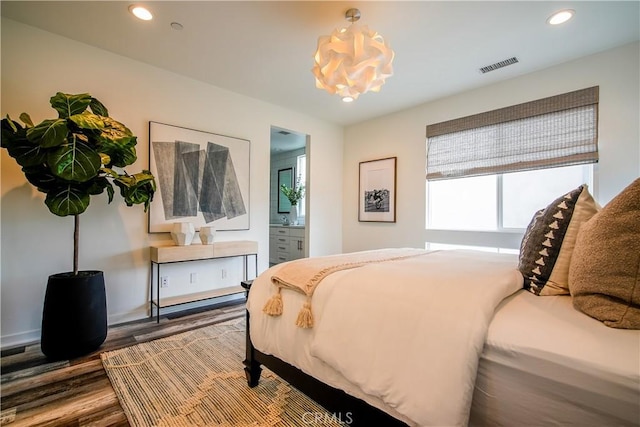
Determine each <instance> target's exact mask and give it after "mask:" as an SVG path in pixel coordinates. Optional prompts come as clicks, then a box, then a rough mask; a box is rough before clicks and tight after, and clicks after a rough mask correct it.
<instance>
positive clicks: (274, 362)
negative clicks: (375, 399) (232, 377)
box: [243, 284, 407, 427]
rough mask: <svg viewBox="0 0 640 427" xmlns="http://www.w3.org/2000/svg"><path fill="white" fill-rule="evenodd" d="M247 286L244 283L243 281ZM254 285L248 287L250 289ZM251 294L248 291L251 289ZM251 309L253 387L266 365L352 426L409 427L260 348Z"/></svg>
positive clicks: (249, 371) (248, 365)
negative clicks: (263, 351)
mask: <svg viewBox="0 0 640 427" xmlns="http://www.w3.org/2000/svg"><path fill="white" fill-rule="evenodd" d="M243 286H244V284H243ZM250 287H251V284H249V285H248V286H245V288H246V289H247V290H249V288H250ZM247 293H248V292H247ZM249 329H250V328H249V311H247V318H246V356H245V360H244V362H243V363H244V366H245V368H244V372H245V375H246V377H247V383H248V385H249V387H255V386H257V385H258V382H259V381H260V374H261V373H262V366H264V367H266V368H268V369H270V370H271V371H273V372H274V373H275V374H276V375H278V376H279V377H280V378H282V379H283V380H285V381H286V382H288V383H289V384H290V385H292V386H293V387H295V388H297V389H298V390H300V391H301V392H303V393H304V394H305V395H307V396H308V397H309V398H311V399H313V400H314V401H316V402H317V403H318V404H319V405H321V406H322V407H324V408H325V409H326V410H327V411H329V412H330V413H332V414H333V417H334V418H333V419H335V420H338V421H341V422H342V423H343V424H344V425H349V426H356V427H357V426H367V427H370V426H372V425H376V426H385V427H396V426H398V427H400V426H404V427H407V424H405V423H404V422H402V421H400V420H398V419H396V418H394V417H392V416H391V415H389V414H387V413H386V412H384V411H381V410H380V409H378V408H376V407H373V406H371V405H369V404H368V403H366V402H365V401H363V400H361V399H358V398H356V397H353V396H351V395H349V394H347V393H345V392H344V391H342V390H339V389H337V388H334V387H331V386H329V385H327V384H325V383H323V382H322V381H320V380H318V379H316V378H314V377H312V376H310V375H308V374H306V373H304V372H302V371H301V370H300V369H298V368H296V367H295V366H292V365H290V364H289V363H287V362H284V361H282V360H280V359H278V358H277V357H275V356H271V355H268V354H264V353H262V352H260V351H258V350H257V349H256V348H255V347H254V346H253V344H252V343H251V334H250V330H249Z"/></svg>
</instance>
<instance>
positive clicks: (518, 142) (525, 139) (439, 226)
mask: <svg viewBox="0 0 640 427" xmlns="http://www.w3.org/2000/svg"><path fill="white" fill-rule="evenodd" d="M598 98H599V89H598V87H597V86H596V87H591V88H587V89H581V90H577V91H574V92H569V93H565V94H561V95H556V96H552V97H549V98H544V99H539V100H536V101H531V102H527V103H524V104H519V105H515V106H512V107H506V108H502V109H499V110H493V111H488V112H484V113H480V114H476V115H473V116H468V117H462V118H459V119H454V120H450V121H447V122H442V123H436V124H433V125H429V126H427V198H426V200H427V207H426V209H427V210H426V212H427V223H426V228H427V241H428V242H430V243H427V246H429V245H430V244H431V245H433V243H436V244H445V245H446V244H454V245H456V246H458V247H462V246H465V245H469V246H479V245H486V246H490V247H494V248H501V247H502V248H504V247H510V248H514V247H516V246H517V243H516V239H515V238H514V236H517V235H518V234H519V235H521V234H522V232H523V231H524V229H525V228H526V227H527V225H528V224H529V222H530V221H531V218H532V216H533V214H534V213H535V212H536V211H537V210H538V209H542V208H544V207H546V206H547V205H548V203H549V201H551V200H553V199H555V198H557V197H558V196H559V195H561V194H563V193H566V192H569V191H571V190H573V189H574V188H576V187H578V186H579V185H581V184H584V183H586V184H587V185H592V184H593V165H592V164H593V163H596V162H597V161H598V144H597V141H598V131H597V128H598V126H597V125H598ZM430 239H433V240H430ZM518 241H519V240H518ZM487 242H488V243H487Z"/></svg>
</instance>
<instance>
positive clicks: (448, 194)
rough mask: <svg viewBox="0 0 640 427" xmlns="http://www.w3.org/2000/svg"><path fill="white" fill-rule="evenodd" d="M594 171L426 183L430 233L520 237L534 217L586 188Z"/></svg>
mask: <svg viewBox="0 0 640 427" xmlns="http://www.w3.org/2000/svg"><path fill="white" fill-rule="evenodd" d="M592 171H593V166H592V165H575V166H565V167H561V168H551V169H538V170H533V171H523V172H514V173H507V174H496V175H484V176H473V177H468V178H457V179H448V180H437V181H427V198H426V200H427V224H426V226H427V228H428V229H437V230H475V231H517V230H518V231H519V230H523V229H525V228H526V227H527V225H529V222H530V221H531V218H532V217H533V214H534V213H535V212H536V211H537V210H538V209H542V208H544V207H546V206H547V205H548V204H549V202H550V201H551V200H553V199H555V198H556V197H558V196H559V195H561V194H563V193H567V192H569V191H571V190H573V189H574V188H576V187H578V186H579V185H581V184H584V183H586V184H587V185H589V186H591V184H592V182H593V176H592V175H593V174H592Z"/></svg>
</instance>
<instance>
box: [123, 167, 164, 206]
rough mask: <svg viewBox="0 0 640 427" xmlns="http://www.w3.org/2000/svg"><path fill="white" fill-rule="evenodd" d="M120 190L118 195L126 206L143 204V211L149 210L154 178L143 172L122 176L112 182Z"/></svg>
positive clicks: (154, 184)
mask: <svg viewBox="0 0 640 427" xmlns="http://www.w3.org/2000/svg"><path fill="white" fill-rule="evenodd" d="M114 183H115V184H116V185H117V186H118V188H120V194H121V195H122V197H123V198H124V201H125V203H126V204H127V206H132V205H134V204H136V205H137V204H144V211H145V212H146V211H147V210H148V209H149V205H150V204H151V202H152V201H153V195H154V193H155V191H156V182H155V178H154V177H153V175H152V174H151V172H150V171H148V170H144V171H142V172H140V173H137V174H134V175H122V176H120V177H119V178H116V179H115V180H114Z"/></svg>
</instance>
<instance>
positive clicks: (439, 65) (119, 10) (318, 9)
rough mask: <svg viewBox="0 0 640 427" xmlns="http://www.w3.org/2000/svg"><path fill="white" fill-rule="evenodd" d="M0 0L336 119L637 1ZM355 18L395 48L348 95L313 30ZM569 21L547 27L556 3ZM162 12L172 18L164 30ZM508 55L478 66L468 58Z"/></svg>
mask: <svg viewBox="0 0 640 427" xmlns="http://www.w3.org/2000/svg"><path fill="white" fill-rule="evenodd" d="M130 3H133V1H132V2H121V1H70V2H58V1H43V2H39V1H6V0H2V2H0V8H1V12H2V16H5V17H8V18H10V19H13V20H16V21H19V22H23V23H25V24H28V25H32V26H35V27H39V28H42V29H44V30H47V31H50V32H53V33H56V34H60V35H62V36H65V37H69V38H71V39H75V40H78V41H81V42H84V43H87V44H89V45H93V46H96V47H99V48H102V49H105V50H108V51H111V52H114V53H117V54H120V55H123V56H126V57H129V58H133V59H136V60H138V61H142V62H145V63H147V64H151V65H154V66H156V67H160V68H163V69H166V70H170V71H172V72H175V73H178V74H181V75H184V76H188V77H191V78H194V79H196V80H199V81H202V82H206V83H210V84H212V85H215V86H218V87H221V88H224V89H227V90H230V91H233V92H236V93H239V94H243V95H247V96H250V97H252V98H257V99H260V100H263V101H266V102H268V103H271V104H275V105H279V106H282V107H285V108H288V109H291V110H295V111H299V112H301V113H304V114H307V115H310V116H314V117H317V118H319V119H323V120H326V121H329V122H333V123H336V124H339V125H349V124H353V123H358V122H361V121H365V120H369V119H372V118H375V117H378V116H381V115H385V114H388V113H391V112H394V111H398V110H402V109H406V108H410V107H412V106H415V105H418V104H422V103H424V102H428V101H431V100H434V99H437V98H440V97H444V96H448V95H451V94H454V93H458V92H462V91H465V90H469V89H472V88H476V87H480V86H485V85H488V84H492V83H495V82H497V81H500V80H505V79H509V78H513V77H515V76H518V75H521V74H526V73H529V72H532V71H536V70H539V69H542V68H546V67H549V66H552V65H554V64H558V63H561V62H565V61H569V60H572V59H575V58H578V57H581V56H585V55H589V54H592V53H595V52H598V51H602V50H606V49H610V48H613V47H616V46H620V45H623V44H627V43H630V42H633V41H637V40H639V39H640V24H639V20H640V9H639V5H640V2H639V1H622V2H614V1H578V2H571V1H551V2H545V1H531V2H528V1H470V2H462V1H448V2H442V1H441V2H437V1H394V2H383V1H369V2H361V1H354V2H342V1H323V2H315V1H283V2H271V1H255V2H250V1H140V2H139V3H142V4H144V5H146V6H147V7H148V8H149V9H150V10H151V12H152V13H153V15H154V19H153V20H152V21H146V22H145V21H140V20H138V19H136V18H134V17H133V16H132V15H131V14H130V13H129V12H128V6H129V4H130ZM351 7H357V8H359V9H360V11H361V13H362V18H361V20H360V23H361V24H363V25H368V26H369V27H370V28H371V29H373V30H376V31H378V32H379V33H381V34H382V35H383V36H384V37H385V39H386V40H388V42H389V44H390V45H391V47H392V49H393V50H394V51H395V60H394V63H393V65H394V76H393V77H391V78H389V79H388V80H387V83H386V84H385V85H384V86H383V87H382V90H381V91H380V92H379V93H367V94H364V95H362V96H361V97H360V98H359V99H358V100H356V101H355V102H353V103H351V104H345V103H343V102H341V100H340V98H339V97H338V96H337V95H333V96H332V95H329V94H328V93H326V92H324V91H322V90H319V89H316V87H315V81H314V78H313V75H312V73H311V68H312V66H313V58H312V57H313V54H314V52H315V49H316V46H317V38H318V36H320V35H326V34H329V33H330V32H331V31H332V30H333V29H334V28H336V27H342V26H344V25H346V24H347V22H346V20H345V19H344V13H345V11H346V10H347V9H348V8H351ZM564 8H572V9H574V10H575V11H576V15H575V17H574V19H573V20H571V21H569V22H568V23H565V24H563V25H560V26H557V27H552V26H550V25H548V24H547V23H546V19H547V18H548V17H549V16H550V15H551V13H552V12H554V11H557V10H559V9H564ZM172 22H178V23H180V24H181V25H182V27H183V28H182V30H174V29H173V28H172V26H171V23H172ZM513 56H515V57H517V58H518V60H519V62H518V63H517V64H515V65H511V66H509V67H505V68H501V69H499V70H496V71H492V72H490V73H487V74H482V73H480V72H479V68H480V67H483V66H486V65H490V64H493V63H495V62H498V61H502V60H505V59H507V58H510V57H513Z"/></svg>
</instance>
